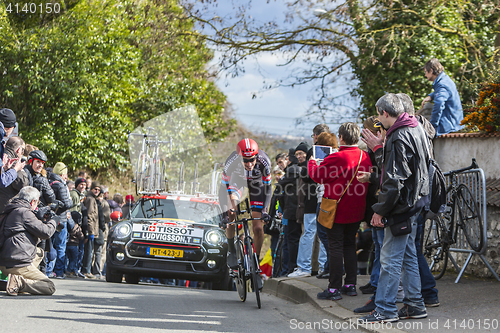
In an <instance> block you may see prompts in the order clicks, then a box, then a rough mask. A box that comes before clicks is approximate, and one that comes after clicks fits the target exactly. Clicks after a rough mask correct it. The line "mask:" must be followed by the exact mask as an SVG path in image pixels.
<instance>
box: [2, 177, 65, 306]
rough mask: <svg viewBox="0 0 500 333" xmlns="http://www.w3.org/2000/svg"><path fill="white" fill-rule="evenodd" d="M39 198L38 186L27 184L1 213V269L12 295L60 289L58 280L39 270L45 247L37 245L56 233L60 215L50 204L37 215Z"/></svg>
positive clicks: (50, 292) (51, 292)
mask: <svg viewBox="0 0 500 333" xmlns="http://www.w3.org/2000/svg"><path fill="white" fill-rule="evenodd" d="M39 198H40V192H39V191H38V190H37V189H36V188H34V187H31V186H27V187H24V188H22V189H21V191H20V192H19V195H18V196H17V197H15V198H13V199H12V200H11V201H10V203H9V204H8V205H7V206H6V207H5V210H4V212H3V214H2V215H1V216H0V225H2V224H3V226H1V227H0V231H2V234H0V240H1V241H0V245H3V246H1V250H0V270H1V271H2V272H3V273H4V274H8V276H9V277H8V280H7V288H6V290H7V294H8V295H11V296H16V295H17V294H18V293H21V292H26V293H30V294H32V295H52V294H53V293H54V292H55V291H56V288H55V286H54V283H53V282H52V281H51V280H49V279H48V278H47V276H46V275H45V274H43V273H42V272H40V271H39V270H38V265H39V264H40V261H41V260H42V258H43V250H42V249H41V248H39V247H37V246H36V245H37V244H38V242H39V241H40V239H47V238H50V237H51V236H52V235H53V234H54V232H55V231H56V225H57V221H56V220H57V219H58V218H57V217H56V216H55V214H54V213H53V212H52V211H50V208H49V207H43V208H41V209H39V210H38V211H37V212H36V215H35V212H34V210H35V209H36V207H37V205H38V200H39ZM44 221H45V222H44Z"/></svg>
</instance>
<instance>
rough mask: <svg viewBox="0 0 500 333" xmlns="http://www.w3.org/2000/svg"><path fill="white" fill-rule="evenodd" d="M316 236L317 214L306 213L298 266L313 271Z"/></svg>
mask: <svg viewBox="0 0 500 333" xmlns="http://www.w3.org/2000/svg"><path fill="white" fill-rule="evenodd" d="M314 237H316V214H304V232H303V233H302V236H300V241H299V252H298V254H297V267H299V268H300V269H301V270H303V271H306V272H309V273H311V270H312V267H311V256H312V252H313V245H314Z"/></svg>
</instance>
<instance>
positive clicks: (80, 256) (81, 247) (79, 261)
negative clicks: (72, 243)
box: [76, 240, 85, 271]
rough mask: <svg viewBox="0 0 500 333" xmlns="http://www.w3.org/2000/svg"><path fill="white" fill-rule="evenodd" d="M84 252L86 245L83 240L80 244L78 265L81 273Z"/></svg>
mask: <svg viewBox="0 0 500 333" xmlns="http://www.w3.org/2000/svg"><path fill="white" fill-rule="evenodd" d="M84 252H85V243H84V240H82V241H81V242H80V244H78V263H77V264H76V267H77V269H78V271H80V270H81V268H82V263H83V254H84Z"/></svg>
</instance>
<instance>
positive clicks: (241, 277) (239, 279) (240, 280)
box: [234, 239, 247, 302]
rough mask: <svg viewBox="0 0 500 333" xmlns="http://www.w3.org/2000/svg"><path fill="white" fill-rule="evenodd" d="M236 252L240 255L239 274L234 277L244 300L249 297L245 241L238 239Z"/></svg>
mask: <svg viewBox="0 0 500 333" xmlns="http://www.w3.org/2000/svg"><path fill="white" fill-rule="evenodd" d="M235 247H236V254H237V256H238V274H237V275H236V276H235V278H234V283H235V284H236V290H237V291H238V296H239V297H240V300H241V301H242V302H244V301H245V300H246V299H247V284H246V281H245V249H244V248H243V242H242V241H241V240H240V239H238V241H237V242H236V244H235Z"/></svg>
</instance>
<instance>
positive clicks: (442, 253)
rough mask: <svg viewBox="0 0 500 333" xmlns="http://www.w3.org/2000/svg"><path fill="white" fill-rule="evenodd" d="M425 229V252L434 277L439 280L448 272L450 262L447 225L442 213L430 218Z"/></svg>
mask: <svg viewBox="0 0 500 333" xmlns="http://www.w3.org/2000/svg"><path fill="white" fill-rule="evenodd" d="M428 221H430V223H426V228H425V229H424V238H423V249H422V250H423V251H422V252H423V254H424V256H425V258H426V259H427V263H428V264H429V269H430V271H431V273H432V275H433V276H434V279H436V280H439V279H440V278H442V277H443V275H444V273H445V272H446V266H447V264H448V249H449V245H448V243H447V241H446V239H447V230H448V229H447V227H446V225H445V221H444V219H443V217H442V215H438V216H436V218H435V219H433V220H428Z"/></svg>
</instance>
